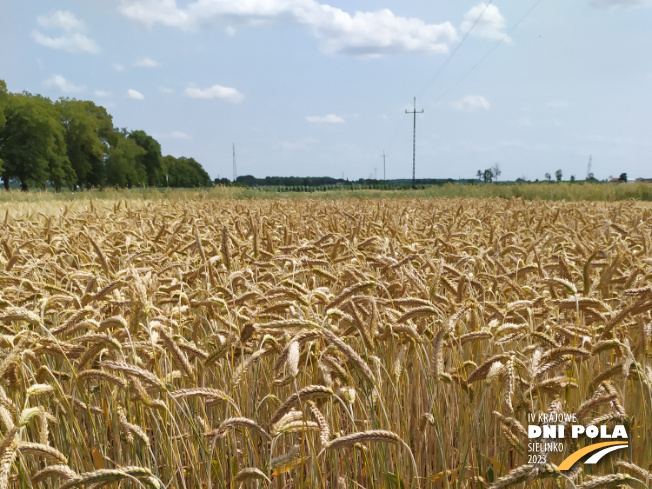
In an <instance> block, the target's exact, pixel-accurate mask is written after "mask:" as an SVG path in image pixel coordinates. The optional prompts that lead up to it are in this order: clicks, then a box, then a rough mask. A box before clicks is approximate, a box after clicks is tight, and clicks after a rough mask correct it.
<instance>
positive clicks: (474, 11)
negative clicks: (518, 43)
mask: <svg viewBox="0 0 652 489" xmlns="http://www.w3.org/2000/svg"><path fill="white" fill-rule="evenodd" d="M506 28H507V25H506V24H505V18H504V17H503V16H502V15H501V13H500V11H499V10H498V7H496V6H495V5H487V4H486V3H484V2H482V3H480V4H478V5H476V6H475V7H472V8H471V10H469V11H468V12H467V13H465V14H464V21H463V22H462V24H461V25H460V30H461V31H462V32H469V31H471V35H472V36H477V37H483V38H485V39H503V38H504V39H505V41H507V42H511V38H509V37H507V36H506V34H505V30H506ZM471 29H473V30H471Z"/></svg>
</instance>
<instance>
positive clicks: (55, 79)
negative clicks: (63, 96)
mask: <svg viewBox="0 0 652 489" xmlns="http://www.w3.org/2000/svg"><path fill="white" fill-rule="evenodd" d="M43 85H45V86H46V87H51V88H52V87H54V88H58V89H59V90H60V91H62V92H65V93H72V92H81V91H83V90H84V89H85V87H84V86H83V85H75V84H74V83H71V82H69V81H68V80H66V79H65V78H64V77H63V76H61V75H52V76H51V77H50V78H48V79H47V80H45V81H44V82H43Z"/></svg>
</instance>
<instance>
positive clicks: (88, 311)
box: [0, 198, 652, 489]
mask: <svg viewBox="0 0 652 489" xmlns="http://www.w3.org/2000/svg"><path fill="white" fill-rule="evenodd" d="M107 206H108V207H107ZM13 214H14V213H12V211H7V212H6V213H5V215H4V219H3V223H2V228H1V229H0V489H7V488H31V487H43V488H56V487H59V488H64V487H65V488H77V487H93V488H97V487H111V488H126V487H134V488H135V487H152V488H159V487H160V488H163V487H165V488H208V489H212V488H237V487H252V488H253V487H273V488H279V489H281V488H336V487H355V488H360V487H366V488H373V487H383V488H384V487H387V488H401V487H406V488H407V487H429V488H430V487H432V488H446V489H449V488H460V489H461V488H472V489H475V488H480V489H483V488H488V489H499V488H503V487H510V486H511V487H528V486H532V487H558V488H564V487H578V488H587V489H588V488H594V487H595V488H598V487H630V486H631V487H636V486H637V484H639V483H642V484H644V485H645V484H647V485H648V487H650V484H651V481H650V473H651V471H652V467H651V465H650V461H651V460H652V315H651V313H652V238H651V230H652V208H650V207H649V205H645V204H643V203H639V202H636V201H625V202H617V203H589V202H573V203H566V202H557V203H552V202H541V201H534V202H529V201H525V200H522V199H512V200H503V199H486V200H479V199H464V198H450V199H430V200H428V199H376V200H373V199H371V200H369V199H342V200H309V199H305V200H267V201H264V200H262V201H261V200H248V201H229V200H211V199H203V198H202V199H198V198H194V199H193V198H189V199H185V200H179V201H176V202H172V201H166V200H151V201H139V202H132V201H130V200H119V201H115V202H113V203H110V204H108V203H107V202H103V203H97V202H90V204H89V205H85V204H83V205H77V206H72V207H70V208H69V207H68V206H66V207H65V208H63V209H62V210H61V211H60V212H51V213H49V215H46V214H43V213H40V212H28V213H25V214H24V215H17V214H16V215H13ZM529 413H548V414H555V413H558V414H559V413H566V414H572V415H573V416H575V417H576V418H577V419H578V420H579V421H581V422H583V423H586V424H589V423H592V424H595V425H598V424H600V425H606V427H607V428H612V427H613V426H615V425H624V426H625V428H626V429H627V432H628V435H629V439H628V443H629V447H628V448H627V449H626V450H620V451H618V452H614V454H613V455H612V456H610V457H608V458H606V459H605V460H604V461H602V462H600V463H599V464H597V465H588V464H587V465H582V464H577V465H575V466H574V467H573V468H572V469H571V470H569V471H566V472H563V473H562V472H561V471H560V470H558V469H557V464H559V463H560V462H561V460H562V459H563V458H565V457H564V456H565V455H567V454H569V453H571V452H574V451H575V450H577V449H578V448H580V444H579V443H580V442H579V441H578V440H573V439H570V438H568V437H567V439H566V440H562V441H564V442H565V443H564V449H563V452H562V453H547V454H543V455H545V456H544V457H543V458H541V457H538V458H537V457H535V461H532V460H531V458H532V457H531V453H530V451H529V448H528V444H529V443H530V442H531V441H532V440H530V439H528V431H527V425H528V417H527V416H528V414H529ZM560 416H561V414H560ZM539 455H541V454H539ZM639 487H644V486H640V484H639Z"/></svg>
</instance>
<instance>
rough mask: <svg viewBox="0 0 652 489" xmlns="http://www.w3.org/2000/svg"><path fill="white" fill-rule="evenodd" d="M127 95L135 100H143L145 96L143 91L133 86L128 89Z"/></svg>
mask: <svg viewBox="0 0 652 489" xmlns="http://www.w3.org/2000/svg"><path fill="white" fill-rule="evenodd" d="M127 95H128V96H129V98H133V99H135V100H143V99H144V98H145V96H144V95H143V94H142V93H140V92H139V91H138V90H134V89H133V88H130V89H129V90H127Z"/></svg>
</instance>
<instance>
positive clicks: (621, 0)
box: [589, 0, 652, 10]
mask: <svg viewBox="0 0 652 489" xmlns="http://www.w3.org/2000/svg"><path fill="white" fill-rule="evenodd" d="M589 3H590V4H591V5H592V6H593V7H596V8H599V9H602V10H617V9H630V8H637V7H649V6H652V0H589Z"/></svg>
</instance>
